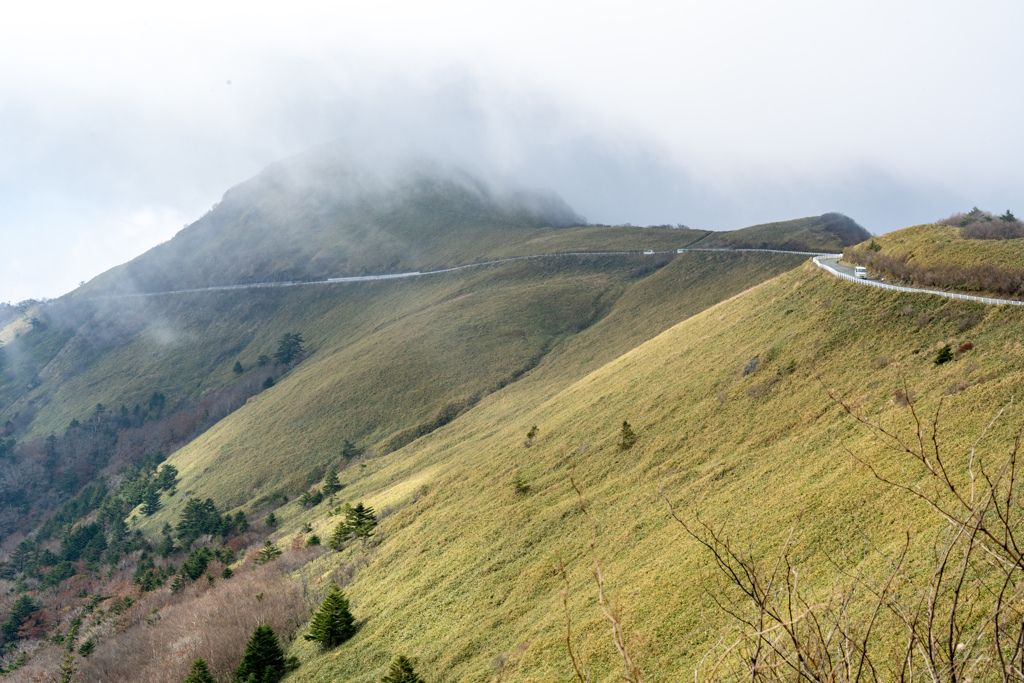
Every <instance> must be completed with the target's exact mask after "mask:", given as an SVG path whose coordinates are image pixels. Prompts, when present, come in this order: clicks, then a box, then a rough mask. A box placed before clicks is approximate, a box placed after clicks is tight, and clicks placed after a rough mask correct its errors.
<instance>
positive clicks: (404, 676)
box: [380, 655, 424, 683]
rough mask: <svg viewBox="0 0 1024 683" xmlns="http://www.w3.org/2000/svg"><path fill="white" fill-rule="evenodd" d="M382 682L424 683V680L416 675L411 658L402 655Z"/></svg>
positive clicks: (396, 658)
mask: <svg viewBox="0 0 1024 683" xmlns="http://www.w3.org/2000/svg"><path fill="white" fill-rule="evenodd" d="M380 680H381V683H424V681H423V679H422V678H420V677H419V676H418V675H416V671H415V670H414V669H413V668H412V662H410V661H409V658H408V657H404V656H402V655H398V656H397V657H395V661H393V662H391V670H390V671H388V675H387V676H385V677H384V678H382V679H380Z"/></svg>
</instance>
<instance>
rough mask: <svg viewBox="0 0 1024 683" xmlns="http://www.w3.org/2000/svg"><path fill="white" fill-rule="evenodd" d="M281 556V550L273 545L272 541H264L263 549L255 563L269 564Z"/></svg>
mask: <svg viewBox="0 0 1024 683" xmlns="http://www.w3.org/2000/svg"><path fill="white" fill-rule="evenodd" d="M280 555H281V549H280V548H278V547H277V546H276V545H274V544H273V543H271V542H270V540H269V539H268V540H267V541H264V543H263V548H262V549H260V552H259V553H258V556H257V557H256V560H255V562H256V564H266V563H268V562H272V561H274V560H276V559H277V558H278V556H280Z"/></svg>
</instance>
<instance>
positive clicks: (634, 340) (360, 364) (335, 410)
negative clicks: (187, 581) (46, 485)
mask: <svg viewBox="0 0 1024 683" xmlns="http://www.w3.org/2000/svg"><path fill="white" fill-rule="evenodd" d="M800 260H801V257H796V256H781V255H767V254H750V255H744V256H739V255H724V254H690V255H686V256H685V257H681V258H679V259H676V260H675V261H673V262H672V263H671V264H670V265H668V266H666V267H665V268H663V269H661V270H658V271H656V272H655V273H653V274H651V275H648V276H647V277H645V278H640V279H623V277H622V276H623V272H622V268H621V265H619V264H615V263H614V261H615V260H614V259H609V258H589V259H585V260H584V261H583V262H582V263H580V262H579V261H578V260H577V259H566V261H568V262H569V263H573V262H575V263H577V264H579V265H578V266H577V267H575V268H567V267H566V266H564V265H559V263H557V262H527V263H520V264H510V265H505V266H500V267H493V268H488V269H486V270H481V271H463V272H462V273H460V274H451V275H445V276H441V277H439V278H438V279H437V280H425V281H424V282H433V283H434V284H432V285H430V286H429V287H427V286H425V285H422V286H421V285H414V284H413V283H411V282H404V283H373V284H364V285H356V287H358V288H361V289H364V290H371V289H373V288H374V287H377V288H380V287H383V288H385V289H390V290H392V291H393V292H395V293H396V294H400V295H401V297H396V296H388V297H384V296H382V297H381V299H380V302H381V303H380V305H381V307H382V308H384V307H387V306H392V305H395V303H396V302H397V301H399V300H401V301H402V302H404V304H405V306H406V308H404V309H400V310H396V311H393V312H387V316H386V317H382V318H380V319H376V325H375V326H374V327H373V328H372V329H369V330H356V329H349V323H350V319H349V318H348V317H346V312H345V311H340V310H332V311H331V312H330V313H329V314H328V315H326V316H325V317H324V318H323V319H322V320H320V321H319V322H318V323H317V326H315V327H313V328H310V333H309V336H310V338H315V339H320V340H323V341H321V342H320V344H319V348H318V349H317V351H316V353H314V354H313V355H312V356H311V357H310V358H309V359H308V360H306V361H304V362H303V363H302V364H301V365H299V366H298V367H297V368H296V369H295V370H293V371H292V372H291V373H289V374H288V375H287V376H286V377H285V378H283V379H282V380H281V381H280V382H279V383H278V385H277V386H275V387H274V388H273V389H272V390H270V391H267V392H265V393H263V394H261V395H260V396H258V397H256V398H254V399H252V400H251V401H250V405H247V406H245V407H244V408H242V409H241V410H239V411H238V412H237V413H236V414H234V415H232V416H231V417H229V418H228V419H226V420H224V421H223V422H221V423H220V424H218V425H216V426H215V427H214V428H213V429H211V430H210V431H209V432H207V433H206V434H205V435H203V436H202V437H200V438H199V439H197V440H196V441H195V442H194V443H193V444H190V445H189V446H188V447H186V448H184V449H182V450H181V451H180V452H179V453H178V454H176V455H175V456H174V457H173V458H172V460H171V461H172V462H173V463H174V464H175V465H176V466H177V467H178V468H179V470H180V471H181V476H182V483H181V485H180V486H179V488H180V489H182V490H190V489H191V490H195V491H197V493H199V494H200V495H203V496H212V497H213V498H214V499H215V500H217V501H218V503H220V504H222V505H224V504H227V505H232V506H233V505H241V504H243V503H245V502H246V501H247V500H249V499H251V498H256V497H259V496H262V495H265V494H268V493H270V492H272V491H273V490H274V489H276V488H279V487H283V488H285V489H288V490H291V491H292V492H293V493H294V492H295V491H296V490H297V487H298V486H300V485H304V484H306V483H308V482H309V481H310V480H309V479H308V477H309V475H310V473H311V472H315V471H320V472H322V471H323V468H324V467H325V466H326V464H327V463H328V462H331V461H336V459H337V454H338V452H339V450H340V445H341V441H342V439H345V438H348V439H353V440H357V439H358V440H359V441H361V442H362V443H363V444H374V443H378V442H379V441H380V440H381V439H386V438H387V437H388V436H390V435H391V434H392V432H393V431H394V430H396V429H399V428H400V427H396V425H400V426H401V427H407V426H410V425H415V424H417V423H418V422H422V421H424V420H426V419H428V418H430V417H432V416H433V415H434V414H436V413H437V411H438V410H440V409H441V408H442V407H443V406H444V404H445V403H448V402H457V401H459V400H461V399H467V398H471V397H474V396H476V395H477V394H479V393H480V392H490V391H494V390H497V389H499V388H500V385H501V384H502V383H504V381H507V380H508V379H509V378H511V377H512V375H513V374H514V373H516V372H517V371H522V370H525V369H527V368H529V367H530V366H531V364H532V363H533V362H534V361H536V360H537V359H538V356H539V355H540V354H541V353H542V352H544V351H547V355H545V356H544V357H543V359H542V360H540V363H539V365H538V366H537V367H536V369H535V370H533V371H531V372H528V373H527V374H525V376H524V377H523V378H522V379H519V380H518V382H516V384H520V383H522V384H524V385H526V386H528V387H529V389H524V390H523V391H525V392H529V393H530V394H531V395H532V396H534V397H538V396H548V395H550V394H552V393H554V392H556V391H558V390H560V389H562V388H563V387H565V386H566V385H568V384H569V383H571V382H573V381H575V380H577V379H579V378H580V377H582V376H583V375H585V374H586V373H588V372H590V371H592V370H594V369H596V368H598V367H600V366H601V365H603V364H604V363H606V362H608V361H609V360H611V359H613V358H615V357H617V356H619V355H621V354H622V353H625V352H626V351H628V350H630V349H632V348H633V347H635V346H636V345H637V344H639V343H642V342H643V341H646V340H647V339H650V338H651V337H653V336H655V335H657V334H658V333H660V332H661V331H662V330H664V329H666V328H668V327H670V326H671V325H673V324H675V323H676V322H678V321H679V320H682V319H684V318H686V317H688V316H689V315H693V314H695V313H697V312H699V311H701V310H703V309H705V308H707V307H708V306H710V305H713V304H714V303H716V302H718V301H721V300H722V299H725V298H728V297H729V296H732V295H734V294H736V293H737V292H740V291H742V290H744V289H746V288H747V287H749V286H751V285H753V284H755V283H757V282H760V281H763V280H764V279H765V278H768V277H771V276H773V275H775V274H777V273H780V272H783V271H785V270H787V269H789V268H791V267H793V266H794V265H796V264H797V263H799V262H800ZM637 262H639V263H642V260H640V259H639V258H638V259H637ZM627 272H628V271H627ZM421 288H423V289H425V290H426V292H419V291H418V290H420V289H421ZM428 293H430V294H429V296H428ZM380 313H381V315H382V316H383V315H384V312H383V311H381V312H380ZM366 315H369V316H370V317H371V318H374V313H373V312H369V313H366ZM591 323H593V324H592V325H591ZM573 327H582V328H584V329H583V330H582V331H581V332H579V333H578V334H570V335H566V332H567V331H568V330H569V329H570V328H573ZM346 329H347V330H349V331H348V335H350V336H351V337H353V338H355V337H358V339H349V338H346V337H344V336H342V335H338V334H337V331H338V330H346ZM516 384H513V385H512V386H513V387H514V386H516ZM510 389H511V387H510V388H509V389H506V391H508V390H510ZM179 507H180V501H168V503H167V508H166V509H165V510H164V511H162V512H161V513H160V514H158V515H157V516H155V517H154V518H152V519H151V520H149V521H148V523H147V527H153V528H158V527H159V526H160V525H162V523H163V520H164V519H172V518H173V517H174V515H176V514H177V511H178V508H179Z"/></svg>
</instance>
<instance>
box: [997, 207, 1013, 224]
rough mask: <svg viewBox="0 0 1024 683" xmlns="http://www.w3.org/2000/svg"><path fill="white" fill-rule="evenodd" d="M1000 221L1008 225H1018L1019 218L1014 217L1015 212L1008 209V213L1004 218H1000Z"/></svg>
mask: <svg viewBox="0 0 1024 683" xmlns="http://www.w3.org/2000/svg"><path fill="white" fill-rule="evenodd" d="M999 219H1000V220H1003V221H1006V222H1007V223H1016V222H1017V217H1016V216H1014V215H1013V212H1012V211H1010V210H1009V209H1007V210H1006V213H1004V214H1003V215H1002V216H1000V217H999Z"/></svg>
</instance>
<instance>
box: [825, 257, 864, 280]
mask: <svg viewBox="0 0 1024 683" xmlns="http://www.w3.org/2000/svg"><path fill="white" fill-rule="evenodd" d="M818 260H819V261H820V262H821V263H824V264H825V265H827V266H830V267H832V268H835V269H836V270H838V271H839V272H840V273H846V274H847V275H849V276H850V277H856V276H855V275H854V274H853V268H852V267H850V266H841V265H839V259H837V258H820V259H818Z"/></svg>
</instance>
